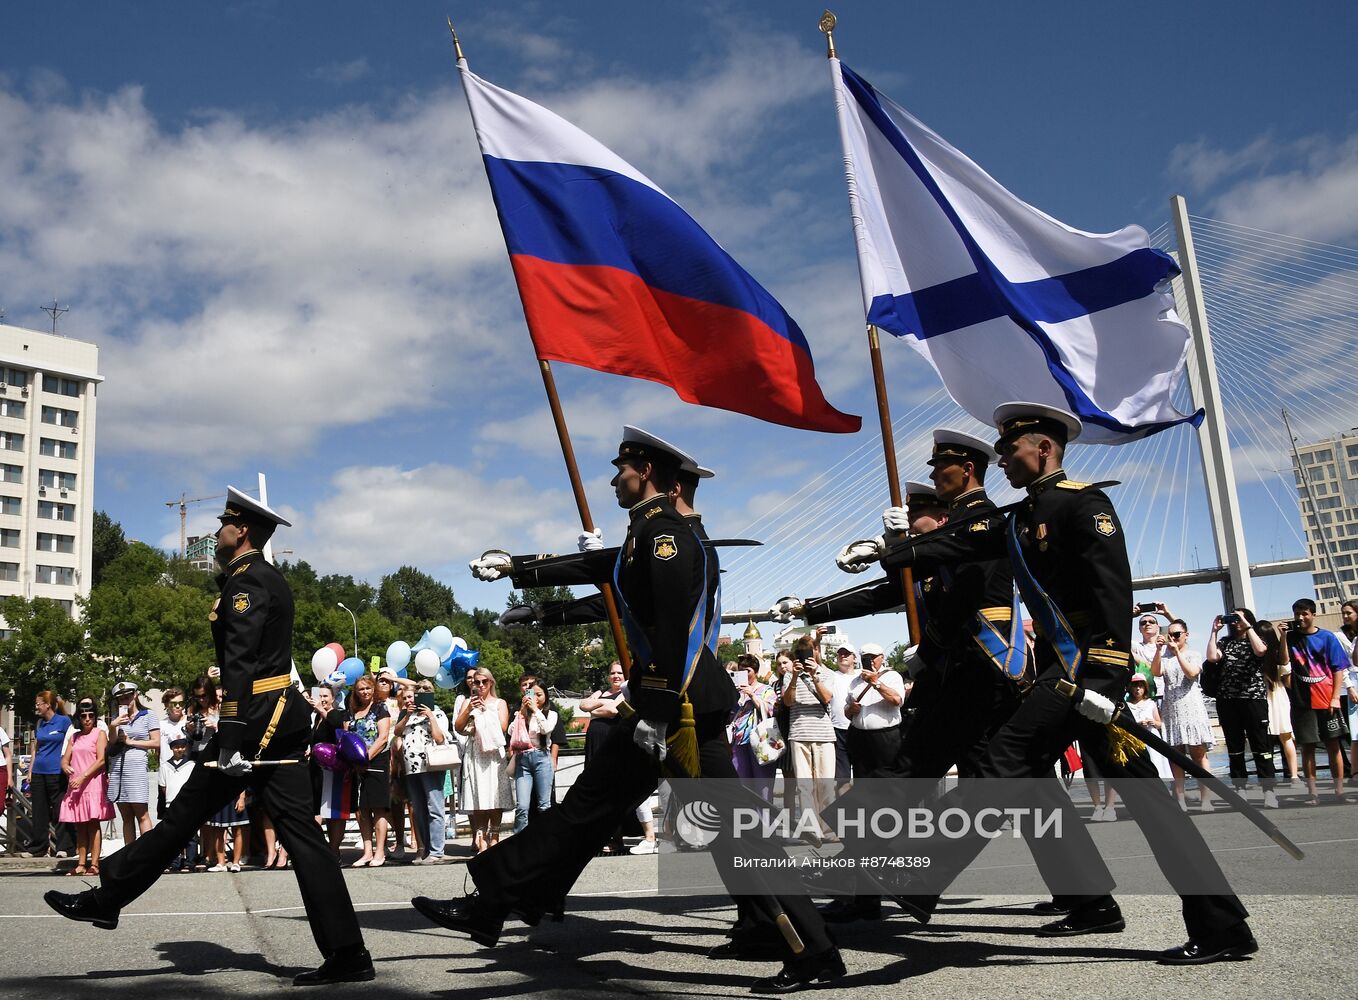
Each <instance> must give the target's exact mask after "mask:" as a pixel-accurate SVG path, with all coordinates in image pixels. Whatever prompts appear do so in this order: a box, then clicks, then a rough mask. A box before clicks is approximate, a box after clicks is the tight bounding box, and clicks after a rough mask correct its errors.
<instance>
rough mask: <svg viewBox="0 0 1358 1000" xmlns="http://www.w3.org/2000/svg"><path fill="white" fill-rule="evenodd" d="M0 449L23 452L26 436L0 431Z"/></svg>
mask: <svg viewBox="0 0 1358 1000" xmlns="http://www.w3.org/2000/svg"><path fill="white" fill-rule="evenodd" d="M0 449H4V450H5V451H23V450H24V436H23V435H22V434H11V433H10V432H9V431H0Z"/></svg>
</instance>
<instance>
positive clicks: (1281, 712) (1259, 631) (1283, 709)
mask: <svg viewBox="0 0 1358 1000" xmlns="http://www.w3.org/2000/svg"><path fill="white" fill-rule="evenodd" d="M1254 631H1255V634H1256V635H1258V636H1259V638H1260V639H1263V640H1264V645H1265V646H1266V647H1267V652H1265V653H1264V680H1266V681H1268V734H1269V735H1270V736H1274V737H1277V740H1278V746H1279V747H1280V748H1281V749H1282V752H1283V764H1284V766H1285V770H1284V772H1283V779H1284V781H1283V782H1281V783H1285V784H1291V783H1292V781H1293V779H1295V778H1296V776H1297V744H1296V743H1295V742H1294V741H1293V739H1292V699H1291V697H1290V696H1289V695H1288V693H1287V689H1288V688H1289V687H1291V686H1292V664H1291V662H1290V660H1289V658H1288V655H1287V647H1286V646H1285V645H1284V644H1283V642H1282V640H1281V639H1280V638H1279V636H1278V630H1277V629H1276V628H1274V627H1273V623H1272V622H1271V621H1267V620H1260V621H1259V622H1258V623H1256V624H1255V626H1254ZM1280 650H1281V653H1280V652H1279V651H1280Z"/></svg>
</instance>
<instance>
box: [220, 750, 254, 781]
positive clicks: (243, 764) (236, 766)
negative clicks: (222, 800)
mask: <svg viewBox="0 0 1358 1000" xmlns="http://www.w3.org/2000/svg"><path fill="white" fill-rule="evenodd" d="M217 768H218V770H220V771H221V772H222V774H224V775H226V776H227V777H228V778H240V777H244V776H245V775H247V774H249V773H250V772H251V771H253V770H254V768H253V767H251V766H250V762H249V761H248V760H246V759H245V758H244V757H242V756H241V755H240V751H239V750H229V751H228V750H223V751H221V753H219V754H218V755H217Z"/></svg>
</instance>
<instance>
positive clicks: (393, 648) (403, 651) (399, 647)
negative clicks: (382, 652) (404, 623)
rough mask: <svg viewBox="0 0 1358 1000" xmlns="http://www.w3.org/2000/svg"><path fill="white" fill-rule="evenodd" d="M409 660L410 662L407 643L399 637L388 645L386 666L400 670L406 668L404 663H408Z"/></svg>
mask: <svg viewBox="0 0 1358 1000" xmlns="http://www.w3.org/2000/svg"><path fill="white" fill-rule="evenodd" d="M409 662H410V645H409V643H407V642H405V641H403V640H401V639H397V640H396V641H395V642H393V643H392V644H391V645H390V646H388V647H387V666H389V667H391V669H392V670H395V671H397V672H400V671H402V670H404V669H405V668H406V664H408V663H409Z"/></svg>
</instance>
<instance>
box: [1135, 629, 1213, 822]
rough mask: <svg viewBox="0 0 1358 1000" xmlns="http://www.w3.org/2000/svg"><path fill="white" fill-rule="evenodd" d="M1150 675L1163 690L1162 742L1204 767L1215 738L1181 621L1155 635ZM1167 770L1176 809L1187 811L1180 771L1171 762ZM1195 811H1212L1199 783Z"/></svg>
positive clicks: (1195, 660)
mask: <svg viewBox="0 0 1358 1000" xmlns="http://www.w3.org/2000/svg"><path fill="white" fill-rule="evenodd" d="M1151 673H1152V674H1154V675H1155V676H1156V677H1159V678H1161V684H1162V685H1163V687H1164V694H1165V699H1164V701H1163V702H1161V704H1160V718H1161V720H1162V721H1163V722H1164V724H1165V742H1167V743H1168V744H1169V745H1170V746H1172V747H1174V749H1176V750H1179V751H1181V752H1183V753H1187V754H1189V755H1191V756H1192V758H1193V760H1194V762H1195V763H1196V764H1198V765H1199V766H1200V767H1206V766H1207V751H1208V749H1210V748H1211V746H1212V744H1213V743H1215V742H1216V739H1215V738H1214V737H1213V736H1212V722H1211V720H1210V719H1208V718H1207V702H1205V701H1204V700H1203V696H1202V685H1201V683H1199V680H1200V678H1201V676H1202V660H1201V659H1200V658H1199V657H1198V654H1196V653H1194V652H1193V651H1192V650H1190V649H1189V648H1188V626H1187V625H1185V624H1184V620H1183V619H1182V618H1176V619H1174V621H1172V622H1170V623H1169V632H1168V634H1166V635H1160V636H1156V640H1155V657H1154V658H1153V659H1152V660H1151ZM1170 770H1171V771H1173V773H1174V797H1175V798H1176V799H1178V800H1179V808H1180V809H1182V810H1183V811H1184V812H1188V801H1187V799H1186V798H1185V797H1184V772H1183V768H1181V767H1179V765H1178V764H1175V763H1173V762H1172V761H1171V762H1170ZM1198 808H1199V809H1201V810H1202V811H1203V812H1211V811H1212V809H1213V806H1212V793H1211V792H1210V791H1208V790H1207V786H1206V785H1203V784H1200V785H1199V786H1198Z"/></svg>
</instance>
